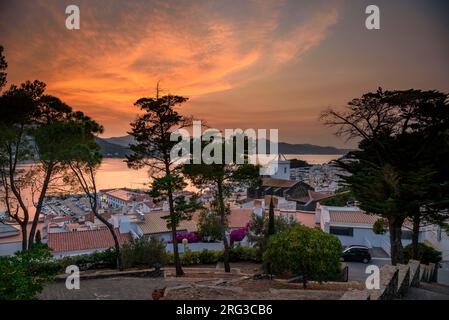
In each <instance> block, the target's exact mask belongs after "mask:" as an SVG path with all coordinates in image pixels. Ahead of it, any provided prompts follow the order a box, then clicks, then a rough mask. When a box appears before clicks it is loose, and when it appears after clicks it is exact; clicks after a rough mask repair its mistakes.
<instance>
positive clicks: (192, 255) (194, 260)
mask: <svg viewBox="0 0 449 320" xmlns="http://www.w3.org/2000/svg"><path fill="white" fill-rule="evenodd" d="M199 256H200V254H199V252H197V251H190V250H188V249H187V250H186V251H184V253H183V254H182V255H181V264H182V265H184V266H189V265H193V264H199V263H200V257H199Z"/></svg>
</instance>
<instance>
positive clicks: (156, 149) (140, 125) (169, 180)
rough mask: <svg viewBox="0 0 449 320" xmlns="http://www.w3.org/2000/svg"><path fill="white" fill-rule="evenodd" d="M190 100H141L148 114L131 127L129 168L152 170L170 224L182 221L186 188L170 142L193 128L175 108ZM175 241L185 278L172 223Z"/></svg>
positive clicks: (138, 103) (170, 97)
mask: <svg viewBox="0 0 449 320" xmlns="http://www.w3.org/2000/svg"><path fill="white" fill-rule="evenodd" d="M186 101H187V98H185V97H181V96H173V95H166V96H163V97H160V96H159V90H157V93H156V97H155V98H141V99H139V100H137V101H136V103H135V104H134V105H135V106H136V107H138V108H139V109H140V110H142V111H143V112H144V113H143V114H142V115H141V116H139V117H138V118H137V119H136V120H135V121H134V122H133V123H131V131H130V132H129V134H130V135H132V136H133V137H134V139H135V140H136V143H135V144H133V145H131V146H130V149H131V151H132V154H131V155H130V156H128V157H127V160H126V161H127V163H128V166H129V167H131V168H134V169H138V168H143V167H148V168H149V169H150V171H149V174H150V175H151V176H152V178H153V182H152V188H153V189H155V190H157V192H158V193H163V194H165V195H166V197H167V199H168V205H169V210H170V214H169V216H170V220H171V221H179V217H178V214H177V213H176V211H175V198H174V193H175V192H176V191H180V190H182V189H183V188H184V186H185V183H184V182H183V179H182V176H181V174H180V170H181V169H180V168H179V166H177V165H176V164H175V163H174V162H173V161H172V160H171V158H170V151H171V150H172V148H173V146H174V145H175V144H176V142H175V141H171V140H170V136H171V133H172V132H174V131H175V130H177V129H179V128H181V127H185V126H189V125H190V124H191V120H190V119H189V118H187V117H184V116H182V115H180V114H179V113H178V112H177V111H176V110H175V109H174V107H175V106H178V105H181V104H183V103H184V102H186ZM170 226H171V233H172V239H173V256H174V263H175V268H176V275H177V276H181V275H183V274H184V271H183V270H182V267H181V262H180V259H179V252H178V242H177V240H176V226H177V224H176V223H170Z"/></svg>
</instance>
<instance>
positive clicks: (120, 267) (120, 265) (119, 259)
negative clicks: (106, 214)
mask: <svg viewBox="0 0 449 320" xmlns="http://www.w3.org/2000/svg"><path fill="white" fill-rule="evenodd" d="M94 215H95V216H96V217H97V218H98V219H99V220H100V221H101V222H103V224H104V225H105V226H106V227H107V228H108V230H109V232H110V233H111V236H112V239H114V248H115V260H116V267H117V269H118V270H119V271H123V263H122V256H121V254H120V242H119V241H118V238H117V234H116V233H115V230H114V226H113V225H112V224H110V223H109V222H108V221H107V220H106V219H105V218H103V217H102V216H101V215H100V214H98V212H97V210H96V209H95V211H94Z"/></svg>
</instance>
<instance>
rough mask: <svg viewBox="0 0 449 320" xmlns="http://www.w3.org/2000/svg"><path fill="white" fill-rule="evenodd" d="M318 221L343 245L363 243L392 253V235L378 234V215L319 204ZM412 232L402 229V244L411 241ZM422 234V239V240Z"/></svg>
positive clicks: (353, 208) (349, 208)
mask: <svg viewBox="0 0 449 320" xmlns="http://www.w3.org/2000/svg"><path fill="white" fill-rule="evenodd" d="M315 218H316V222H317V223H319V224H320V227H321V229H322V230H323V231H325V232H328V233H331V234H334V235H335V236H337V237H338V239H339V240H340V242H341V244H342V245H343V246H350V245H363V246H367V247H369V248H373V247H377V248H382V249H383V250H384V251H385V252H386V253H387V254H389V253H390V236H389V234H388V232H386V233H384V234H376V233H374V231H373V224H374V223H375V222H376V221H377V220H378V219H379V217H378V216H376V215H369V214H366V213H364V212H363V211H362V210H360V209H359V208H357V207H330V206H320V205H318V206H317V210H316V215H315ZM411 237H412V233H411V231H410V230H409V229H407V228H403V230H402V244H403V245H404V246H406V245H408V244H410V243H411ZM422 238H423V237H422V235H420V241H421V240H422Z"/></svg>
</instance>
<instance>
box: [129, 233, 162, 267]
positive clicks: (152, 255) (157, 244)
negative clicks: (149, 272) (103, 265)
mask: <svg viewBox="0 0 449 320" xmlns="http://www.w3.org/2000/svg"><path fill="white" fill-rule="evenodd" d="M121 253H122V259H123V265H124V267H125V268H130V267H146V268H153V267H156V266H160V267H162V266H164V265H165V264H166V263H167V253H166V252H165V244H164V243H163V242H162V241H160V240H158V239H156V238H155V237H150V238H148V237H139V238H135V239H132V240H131V241H130V242H127V243H125V244H124V245H123V247H122V250H121Z"/></svg>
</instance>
